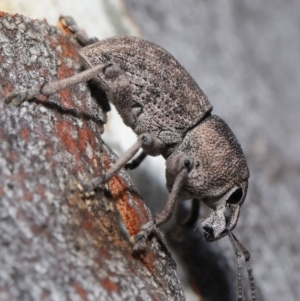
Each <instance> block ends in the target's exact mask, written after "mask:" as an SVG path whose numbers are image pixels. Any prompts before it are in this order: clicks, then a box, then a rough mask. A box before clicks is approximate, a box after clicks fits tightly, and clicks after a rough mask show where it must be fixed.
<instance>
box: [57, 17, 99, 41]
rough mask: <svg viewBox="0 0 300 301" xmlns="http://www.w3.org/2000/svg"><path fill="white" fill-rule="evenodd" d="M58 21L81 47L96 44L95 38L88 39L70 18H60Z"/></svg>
mask: <svg viewBox="0 0 300 301" xmlns="http://www.w3.org/2000/svg"><path fill="white" fill-rule="evenodd" d="M59 21H60V22H61V23H62V24H63V26H65V27H67V28H68V29H69V30H70V32H71V33H72V34H73V35H74V36H75V38H76V40H77V41H78V43H79V44H80V45H81V46H87V45H91V44H93V43H96V42H98V39H97V38H89V37H88V36H87V34H86V33H85V31H83V30H81V29H80V28H79V27H78V25H77V23H76V21H75V20H74V18H73V17H71V16H60V18H59Z"/></svg>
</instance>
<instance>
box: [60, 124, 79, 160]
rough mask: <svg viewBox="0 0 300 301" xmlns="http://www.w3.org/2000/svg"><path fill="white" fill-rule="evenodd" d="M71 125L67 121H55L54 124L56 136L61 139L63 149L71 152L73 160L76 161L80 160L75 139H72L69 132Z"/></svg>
mask: <svg viewBox="0 0 300 301" xmlns="http://www.w3.org/2000/svg"><path fill="white" fill-rule="evenodd" d="M73 127H74V125H72V124H71V123H70V122H68V121H57V122H56V124H55V129H56V132H57V136H58V137H59V138H60V140H61V144H62V147H63V149H65V150H66V151H68V152H69V153H70V154H72V155H73V156H74V160H75V162H76V163H78V162H80V155H79V152H78V145H77V141H76V140H75V139H73V138H72V135H71V134H70V133H71V131H72V128H73Z"/></svg>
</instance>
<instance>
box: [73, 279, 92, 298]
mask: <svg viewBox="0 0 300 301" xmlns="http://www.w3.org/2000/svg"><path fill="white" fill-rule="evenodd" d="M71 285H72V286H73V287H74V289H75V290H76V292H77V293H78V295H79V296H80V297H81V299H82V300H83V301H89V298H88V294H87V292H86V291H85V289H84V288H83V287H82V286H80V285H79V284H78V283H76V282H73V283H72V284H71Z"/></svg>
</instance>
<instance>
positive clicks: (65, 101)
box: [59, 89, 74, 109]
mask: <svg viewBox="0 0 300 301" xmlns="http://www.w3.org/2000/svg"><path fill="white" fill-rule="evenodd" d="M59 98H60V103H61V105H62V106H63V107H64V108H65V109H72V108H74V103H73V101H72V93H71V91H70V90H69V89H65V90H62V91H60V92H59Z"/></svg>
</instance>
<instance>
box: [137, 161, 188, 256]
mask: <svg viewBox="0 0 300 301" xmlns="http://www.w3.org/2000/svg"><path fill="white" fill-rule="evenodd" d="M180 159H181V160H178V163H179V164H180V165H179V166H177V170H178V173H177V175H176V178H175V181H174V183H173V186H172V189H171V192H170V194H169V197H168V201H167V204H166V206H165V208H164V209H163V211H162V212H161V213H159V214H158V215H156V217H155V218H154V221H150V222H149V223H147V224H146V225H144V226H143V227H142V230H141V231H140V232H139V233H138V234H137V235H136V236H135V237H134V243H135V246H134V251H135V252H136V251H141V250H144V249H145V246H146V241H147V238H148V236H149V235H150V234H151V233H156V234H157V235H158V236H159V238H160V239H161V241H162V242H163V244H164V243H165V239H164V238H162V237H161V235H159V232H158V231H157V227H158V226H160V225H162V224H164V223H165V222H167V221H168V220H169V218H170V217H171V215H172V212H173V210H174V207H175V203H176V200H177V199H178V195H179V193H180V190H181V188H182V186H183V184H184V182H185V181H186V179H187V176H188V173H189V172H190V171H191V169H192V168H193V161H192V159H191V158H190V157H188V156H185V155H182V158H180Z"/></svg>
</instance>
